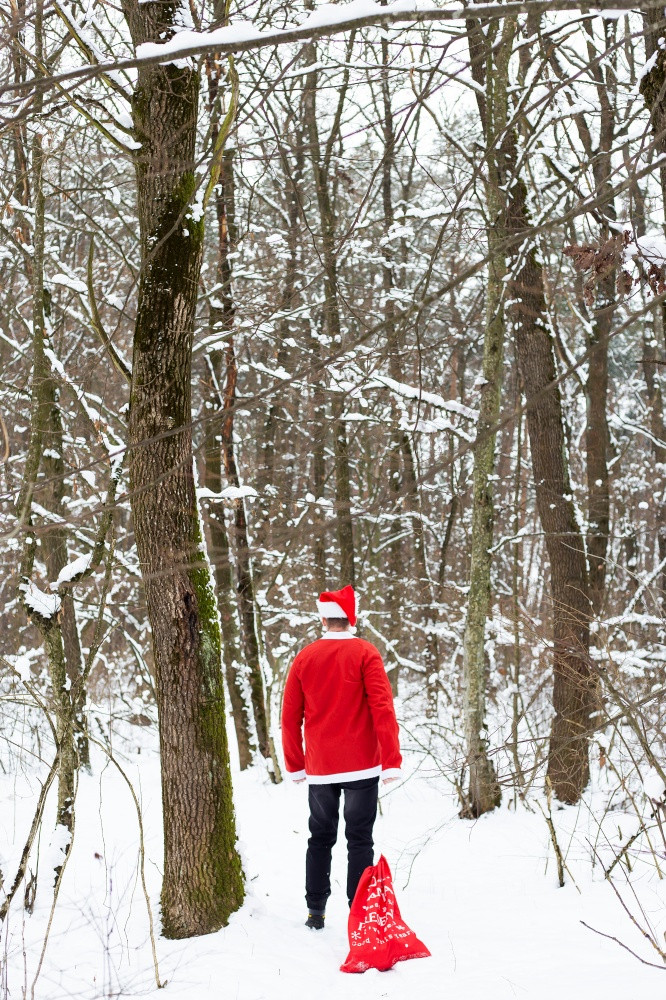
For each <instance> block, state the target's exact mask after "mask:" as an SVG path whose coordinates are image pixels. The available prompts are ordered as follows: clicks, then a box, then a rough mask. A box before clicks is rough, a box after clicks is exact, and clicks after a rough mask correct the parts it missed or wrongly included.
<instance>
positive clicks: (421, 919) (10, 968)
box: [0, 726, 666, 1000]
mask: <svg viewBox="0 0 666 1000" xmlns="http://www.w3.org/2000/svg"><path fill="white" fill-rule="evenodd" d="M125 729H126V730H127V732H126V734H125V738H124V739H121V738H119V736H118V735H117V734H116V735H115V736H114V738H113V746H114V753H115V754H116V756H117V757H118V759H119V761H120V762H121V764H122V766H123V768H124V769H125V770H126V772H127V773H128V775H129V777H130V778H131V780H132V782H133V784H134V787H135V788H136V791H137V794H138V796H139V799H140V802H141V807H142V813H143V821H144V825H145V834H146V877H147V881H148V889H149V893H150V897H151V901H152V907H153V912H154V914H155V917H156V921H157V928H158V929H159V892H160V881H161V815H160V782H159V765H158V757H157V740H156V734H155V731H154V729H144V728H139V727H129V726H127V727H125ZM234 787H235V799H236V811H237V817H238V826H239V835H240V840H241V844H242V853H243V858H244V864H245V870H246V875H247V899H246V902H245V904H244V906H243V907H242V909H241V910H240V911H239V912H238V913H236V914H234V915H233V916H232V918H231V921H230V923H229V926H228V927H226V928H225V929H223V930H221V931H219V932H218V933H216V934H211V935H208V936H206V937H201V938H198V939H192V940H187V941H167V940H165V939H163V938H158V941H157V951H158V958H159V965H160V975H161V977H162V979H163V980H164V979H166V980H168V985H167V988H166V990H164V991H158V990H157V988H156V985H155V981H154V976H153V971H152V963H151V958H150V944H149V938H148V921H147V915H146V907H145V901H144V898H143V894H142V892H141V885H140V881H139V878H138V869H137V858H138V832H137V820H136V813H135V808H134V804H133V802H132V799H131V796H130V794H129V791H128V788H127V786H126V785H125V784H124V781H123V779H122V777H121V776H120V775H119V773H118V771H117V769H116V768H115V766H114V765H113V764H112V763H110V762H109V760H108V759H107V758H106V756H105V755H104V754H103V753H102V752H101V751H100V750H98V749H97V748H95V750H94V753H93V774H92V776H90V775H87V774H82V775H81V779H80V787H79V793H78V801H77V810H76V813H77V815H76V829H75V835H74V843H73V846H72V849H71V852H70V860H69V862H68V865H67V868H66V872H65V877H64V880H63V884H62V889H61V893H60V899H59V902H58V905H57V908H56V912H55V917H54V921H53V926H52V930H51V936H50V940H49V944H48V948H47V951H46V957H45V960H44V967H43V969H42V972H41V975H40V979H39V981H38V985H37V989H36V992H35V995H36V997H38V998H39V1000H56V998H62V997H70V998H75V997H82V998H84V997H85V998H91V1000H92V998H97V997H101V996H108V995H114V996H115V995H121V994H122V995H123V996H124V997H134V996H136V997H138V996H141V997H154V998H155V1000H157V998H158V997H160V998H161V1000H168V998H170V1000H195V998H196V1000H220V998H221V997H224V998H229V1000H294V998H300V997H307V996H311V995H316V996H317V997H321V998H323V1000H337V998H340V1000H342V998H345V1000H406V998H410V997H417V996H420V997H426V996H428V997H452V998H453V997H455V998H460V1000H488V998H489V997H492V998H493V1000H505V998H506V1000H514V998H516V997H525V998H529V1000H562V998H563V997H571V998H585V1000H644V998H645V997H646V996H658V995H660V994H659V992H658V991H659V990H660V989H663V986H664V984H665V983H666V974H664V973H662V972H660V971H659V970H656V969H652V968H649V967H647V966H644V965H641V964H639V962H638V961H637V960H636V959H635V958H632V956H631V955H629V954H628V953H627V952H626V951H624V950H623V949H622V948H620V947H619V946H618V945H617V944H615V943H613V942H612V941H609V940H606V939H604V938H602V937H599V936H597V935H595V934H594V933H592V932H591V931H590V930H588V929H586V928H585V927H584V926H583V925H582V924H581V920H584V921H585V922H586V923H588V924H590V925H591V926H592V927H595V928H597V929H599V930H601V931H603V932H605V933H609V934H612V935H616V936H617V937H618V938H619V940H621V941H623V942H624V943H626V944H627V945H629V946H630V947H632V948H634V949H635V950H636V951H638V952H639V953H640V954H642V955H643V956H644V957H646V958H648V959H649V960H650V961H652V960H654V958H655V956H654V954H651V953H650V950H649V948H648V947H647V946H646V945H645V943H644V942H643V941H642V939H641V937H640V935H639V933H638V932H637V931H636V929H635V928H634V927H633V925H632V924H631V922H630V921H629V919H628V918H627V916H626V915H625V914H624V912H623V910H622V908H621V906H620V904H619V902H618V900H617V898H616V897H615V895H614V893H613V891H612V888H611V887H610V886H609V884H608V883H607V881H606V880H605V879H604V877H603V871H602V870H601V865H600V864H597V865H596V868H594V869H593V868H592V865H591V858H592V857H593V855H594V851H593V850H592V848H591V845H594V844H595V843H601V842H602V841H603V838H601V840H600V838H599V834H598V830H599V827H598V824H597V822H596V820H595V819H594V816H593V813H592V812H591V811H589V810H586V807H585V806H583V807H581V808H580V809H575V808H563V809H560V810H555V811H554V813H553V818H554V823H555V826H556V828H557V831H558V836H559V838H560V843H561V845H562V849H563V851H564V852H565V854H566V861H567V866H568V868H569V870H570V872H571V876H570V875H567V884H566V885H565V887H564V888H559V887H558V884H557V878H556V869H555V863H554V858H553V851H552V847H551V844H550V840H549V835H548V830H547V827H546V824H545V822H544V819H543V817H542V816H541V815H540V813H539V811H538V810H536V811H534V812H530V811H527V810H526V809H524V808H523V807H520V806H519V807H518V809H517V811H514V809H513V808H509V807H508V806H505V807H503V808H501V809H500V810H498V811H497V812H496V813H494V814H491V815H488V816H485V817H483V818H482V819H480V820H478V821H476V822H469V821H463V820H460V819H458V817H457V805H456V802H455V801H454V799H453V798H452V796H451V793H450V785H449V783H448V782H446V781H445V780H444V779H442V778H441V777H438V776H436V775H435V774H432V775H427V776H423V775H422V772H420V771H417V772H416V773H412V774H411V776H410V777H408V778H407V779H406V780H405V781H404V782H403V783H402V784H400V785H390V786H388V787H387V789H385V790H384V789H382V798H381V815H380V816H379V817H378V820H377V824H376V828H375V834H376V836H375V843H376V853H377V856H378V855H379V853H380V852H383V853H384V854H385V855H386V857H387V859H388V861H389V864H390V866H391V868H392V871H393V876H394V885H395V889H396V893H397V897H398V901H399V903H400V907H401V910H402V914H403V917H404V918H405V920H406V921H407V923H408V924H409V925H410V926H411V927H412V928H413V929H414V930H415V932H416V933H417V934H418V936H419V937H421V938H422V940H423V941H424V942H425V943H426V944H427V946H428V947H429V948H430V950H431V952H432V957H431V958H429V959H421V960H415V961H410V962H404V963H401V964H400V965H398V966H396V967H395V968H394V969H393V970H392V971H391V972H387V973H377V972H374V971H372V972H367V973H365V974H363V975H358V976H350V975H345V974H344V973H341V972H340V971H339V966H340V965H341V963H342V962H343V961H344V959H345V957H346V955H347V950H348V945H347V934H346V921H347V914H348V911H347V905H346V900H345V894H344V884H345V849H344V835H343V832H342V828H341V830H340V840H339V842H338V845H337V846H336V849H335V851H334V861H333V871H332V884H333V895H332V897H331V900H330V902H329V907H328V914H327V925H326V929H325V930H324V931H323V932H321V933H319V932H312V931H308V930H307V929H306V928H305V927H304V926H303V923H304V920H305V916H306V910H305V903H304V900H303V884H302V883H303V877H304V852H305V846H306V840H307V817H308V811H307V789H306V787H305V786H302V785H292V784H290V783H287V782H285V783H283V784H282V785H279V786H274V785H271V784H270V783H268V780H267V778H266V776H265V772H263V771H262V772H261V773H259V772H258V771H256V770H255V771H250V772H245V773H243V774H239V773H235V774H234ZM37 789H38V784H37V782H36V781H34V780H28V779H27V778H26V777H25V776H24V775H23V776H21V778H20V780H19V781H18V782H17V781H16V776H15V775H14V776H13V775H12V774H11V773H9V772H7V773H3V772H2V771H0V801H2V802H3V808H2V809H0V844H1V845H2V854H3V857H2V869H3V873H4V875H5V879H6V882H5V884H7V882H8V881H9V879H11V878H13V872H14V871H15V866H16V864H17V862H18V858H19V855H20V851H21V848H22V845H23V838H24V837H25V835H26V832H27V829H28V827H29V823H30V819H31V816H32V810H33V808H34V803H35V794H36V791H37ZM54 809H55V789H53V791H52V793H51V796H50V799H49V805H48V810H47V812H48V815H47V816H46V817H45V825H44V832H43V835H42V843H43V844H45V845H47V846H45V847H44V848H43V853H42V859H41V864H40V875H39V884H38V892H37V899H36V905H35V911H34V914H33V915H32V916H28V915H27V914H24V913H23V911H22V910H21V908H20V903H19V900H18V899H17V900H16V905H15V906H14V907H12V910H11V911H10V916H9V920H8V922H7V923H6V924H5V930H4V938H3V940H2V941H1V942H0V944H1V947H2V953H3V956H4V952H5V948H6V949H7V965H6V981H7V986H8V989H9V995H10V996H20V995H22V990H23V989H24V987H25V986H26V984H27V987H28V993H29V988H30V984H31V982H32V979H33V977H34V974H35V971H36V967H37V963H38V960H39V952H40V949H41V943H42V940H43V936H44V931H45V926H46V922H47V920H48V915H49V909H50V906H51V901H52V879H51V875H50V871H49V867H48V862H51V864H52V863H53V860H54V849H56V853H57V854H58V856H59V858H60V860H61V858H62V844H61V837H60V831H59V832H58V833H57V834H56V836H55V838H53V837H49V836H48V834H47V831H48V830H49V829H53V826H54ZM609 817H610V819H609V825H608V829H609V830H610V831H612V830H615V836H617V828H618V825H622V827H623V828H625V829H624V835H625V837H628V836H629V835H630V834H631V832H632V830H631V817H629V816H628V815H626V814H623V813H620V812H617V813H612V814H609ZM574 827H575V828H576V829H575V832H574ZM49 842H50V843H49ZM5 845H9V846H8V847H7V849H5ZM599 849H600V850H601V848H599ZM611 856H612V854H609V857H611ZM649 860H651V859H646V860H645V861H642V860H640V858H639V859H638V861H637V862H636V865H635V867H634V883H633V885H634V889H635V891H636V893H637V894H638V899H640V902H641V905H642V906H643V907H644V908H645V910H646V912H648V913H649V914H650V917H651V919H652V921H653V923H654V924H655V925H656V927H657V928H658V932H659V934H660V935H661V934H663V930H664V927H665V926H666V920H665V912H666V909H665V907H664V902H666V891H665V889H664V883H663V882H660V881H659V879H658V878H657V876H656V874H655V871H654V867H653V866H652V865H650V864H649V863H648V861H649ZM572 877H573V878H575V880H576V884H574V883H573V881H572ZM621 885H622V883H621ZM624 888H625V895H626V898H627V901H628V903H629V905H630V907H631V908H634V909H635V908H636V903H635V900H634V897H633V895H632V894H631V892H630V891H629V890H628V888H627V887H626V885H625V886H624ZM20 895H21V896H22V894H20ZM24 941H25V949H26V956H27V958H26V962H27V973H25V972H24V966H23V955H22V951H23V942H24Z"/></svg>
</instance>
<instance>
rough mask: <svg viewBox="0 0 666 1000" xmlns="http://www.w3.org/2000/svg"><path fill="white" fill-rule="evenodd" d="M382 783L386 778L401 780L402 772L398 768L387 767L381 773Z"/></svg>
mask: <svg viewBox="0 0 666 1000" xmlns="http://www.w3.org/2000/svg"><path fill="white" fill-rule="evenodd" d="M381 777H382V781H384V780H385V779H386V778H402V771H401V770H400V768H399V767H387V768H386V770H384V771H382V775H381Z"/></svg>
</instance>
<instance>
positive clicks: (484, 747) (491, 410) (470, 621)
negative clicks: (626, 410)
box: [463, 18, 515, 816]
mask: <svg viewBox="0 0 666 1000" xmlns="http://www.w3.org/2000/svg"><path fill="white" fill-rule="evenodd" d="M498 32H499V25H498V23H497V22H494V23H491V24H489V25H488V26H487V35H486V37H485V38H484V37H483V34H482V32H481V28H480V25H479V24H478V23H477V22H472V24H471V30H470V32H469V35H470V55H471V57H472V59H474V57H475V54H476V55H477V59H478V52H476V49H477V47H478V46H479V45H480V46H481V50H482V52H483V63H482V64H479V63H478V62H477V63H476V72H478V71H479V69H482V73H483V78H484V79H483V82H484V85H485V97H484V100H480V102H479V104H480V107H479V110H480V116H481V122H482V125H483V127H484V131H485V143H486V152H485V157H486V170H487V181H486V212H487V227H486V236H487V241H488V257H489V260H488V277H487V289H486V320H485V331H484V342H483V380H484V381H483V387H482V389H481V400H480V406H479V420H478V424H477V432H476V442H475V445H474V472H473V490H474V494H473V500H472V534H471V566H470V575H469V580H470V583H469V593H468V598H467V602H468V603H467V620H466V623H465V635H464V642H463V683H464V723H465V741H466V747H467V764H468V767H469V790H468V803H467V811H468V813H469V814H470V815H471V816H480V815H481V814H482V813H484V812H488V811H489V810H491V809H494V808H495V807H496V806H497V805H499V803H500V799H501V792H500V787H499V784H498V782H497V778H496V775H495V769H494V767H493V764H492V761H491V760H490V758H489V756H488V740H487V729H486V722H485V691H486V657H485V629H486V619H487V617H488V615H489V614H490V611H491V607H492V597H491V584H490V571H491V563H492V557H491V554H490V549H491V546H492V540H493V527H494V500H493V486H492V475H493V470H494V468H495V440H496V437H497V422H498V418H499V412H500V397H501V388H502V366H503V358H504V327H505V322H504V310H505V305H504V301H505V284H504V279H505V276H506V233H507V219H506V211H507V205H506V192H505V189H504V186H503V185H504V184H505V182H506V178H507V177H508V171H507V169H506V166H507V165H506V162H505V150H504V149H503V147H502V143H503V140H504V135H505V131H506V126H507V122H508V71H509V60H510V57H511V51H512V46H513V37H514V34H515V19H513V18H505V19H504V21H503V22H502V28H501V37H500V38H499V39H498V38H497V34H498Z"/></svg>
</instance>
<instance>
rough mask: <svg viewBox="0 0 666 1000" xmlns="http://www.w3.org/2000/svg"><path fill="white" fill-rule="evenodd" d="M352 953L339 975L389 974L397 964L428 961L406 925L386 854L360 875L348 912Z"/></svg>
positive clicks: (425, 950)
mask: <svg viewBox="0 0 666 1000" xmlns="http://www.w3.org/2000/svg"><path fill="white" fill-rule="evenodd" d="M349 948H350V951H349V954H348V955H347V961H346V962H345V964H344V965H341V966H340V972H365V971H366V969H379V971H380V972H386V970H387V969H392V968H393V966H394V965H395V963H396V962H404V961H405V960H406V959H408V958H427V957H428V955H429V954H430V952H429V951H428V949H427V948H426V946H425V945H424V944H423V942H422V941H419V939H418V938H417V936H416V934H415V933H414V931H412V930H410V929H409V927H408V926H407V924H405V923H403V921H402V917H401V916H400V910H399V908H398V901H397V900H396V898H395V893H394V891H393V880H392V879H391V870H390V868H389V866H388V863H387V861H386V858H385V857H384V855H382V856H381V858H380V859H379V861H378V862H377V864H376V865H371V866H370V867H369V868H366V869H365V871H364V872H363V874H362V875H361V880H360V882H359V883H358V889H357V890H356V895H355V896H354V902H353V903H352V905H351V910H350V911H349Z"/></svg>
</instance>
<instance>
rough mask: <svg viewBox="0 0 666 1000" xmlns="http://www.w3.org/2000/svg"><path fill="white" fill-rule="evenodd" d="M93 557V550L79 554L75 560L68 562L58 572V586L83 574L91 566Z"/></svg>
mask: <svg viewBox="0 0 666 1000" xmlns="http://www.w3.org/2000/svg"><path fill="white" fill-rule="evenodd" d="M91 559H92V552H88V554H87V555H84V556H78V558H76V559H74V561H73V562H71V563H67V565H66V566H63V568H62V569H61V570H60V572H59V573H58V580H57V584H56V586H60V584H61V583H69V582H70V581H71V580H74V579H75V578H76V577H79V576H81V574H82V573H85V571H86V570H87V569H88V567H89V566H90V560H91Z"/></svg>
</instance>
